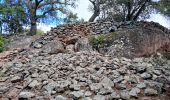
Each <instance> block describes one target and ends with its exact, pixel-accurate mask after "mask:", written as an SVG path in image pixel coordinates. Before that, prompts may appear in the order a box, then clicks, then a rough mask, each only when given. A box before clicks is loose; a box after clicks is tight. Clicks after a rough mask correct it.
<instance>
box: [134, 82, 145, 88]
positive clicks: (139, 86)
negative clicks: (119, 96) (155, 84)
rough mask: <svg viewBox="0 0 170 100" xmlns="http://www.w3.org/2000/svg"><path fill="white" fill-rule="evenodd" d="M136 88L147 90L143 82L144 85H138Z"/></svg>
mask: <svg viewBox="0 0 170 100" xmlns="http://www.w3.org/2000/svg"><path fill="white" fill-rule="evenodd" d="M136 87H137V88H139V89H145V88H146V84H145V83H143V82H142V83H139V84H137V86H136Z"/></svg>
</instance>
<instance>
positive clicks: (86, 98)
mask: <svg viewBox="0 0 170 100" xmlns="http://www.w3.org/2000/svg"><path fill="white" fill-rule="evenodd" d="M82 100H92V98H90V97H84V98H82Z"/></svg>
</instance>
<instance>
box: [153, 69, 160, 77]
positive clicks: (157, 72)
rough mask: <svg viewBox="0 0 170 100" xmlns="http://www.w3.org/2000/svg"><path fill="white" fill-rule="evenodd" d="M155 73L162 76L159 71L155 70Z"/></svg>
mask: <svg viewBox="0 0 170 100" xmlns="http://www.w3.org/2000/svg"><path fill="white" fill-rule="evenodd" d="M153 73H154V74H156V75H158V76H159V75H161V72H160V71H159V70H153Z"/></svg>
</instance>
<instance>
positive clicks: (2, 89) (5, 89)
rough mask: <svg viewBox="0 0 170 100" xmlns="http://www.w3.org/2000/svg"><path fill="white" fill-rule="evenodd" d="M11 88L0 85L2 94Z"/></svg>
mask: <svg viewBox="0 0 170 100" xmlns="http://www.w3.org/2000/svg"><path fill="white" fill-rule="evenodd" d="M8 90H9V88H8V87H7V86H5V85H0V94H1V93H2V94H4V93H5V92H7V91H8Z"/></svg>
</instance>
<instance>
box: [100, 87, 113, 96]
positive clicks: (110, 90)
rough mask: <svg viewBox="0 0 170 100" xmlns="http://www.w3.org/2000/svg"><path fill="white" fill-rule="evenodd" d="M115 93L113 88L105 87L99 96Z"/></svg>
mask: <svg viewBox="0 0 170 100" xmlns="http://www.w3.org/2000/svg"><path fill="white" fill-rule="evenodd" d="M112 92H113V90H112V88H111V87H107V88H106V87H105V88H101V89H100V90H99V92H98V94H101V95H109V94H111V93H112Z"/></svg>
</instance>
